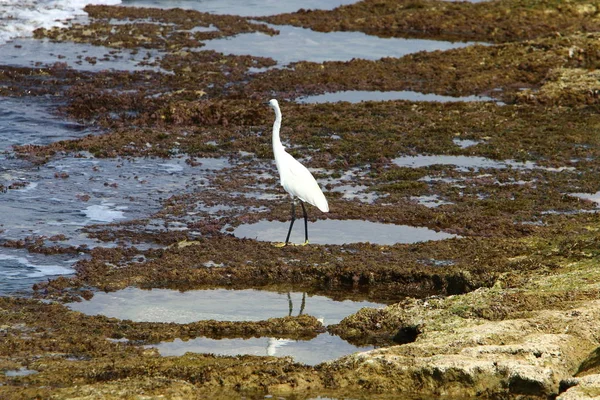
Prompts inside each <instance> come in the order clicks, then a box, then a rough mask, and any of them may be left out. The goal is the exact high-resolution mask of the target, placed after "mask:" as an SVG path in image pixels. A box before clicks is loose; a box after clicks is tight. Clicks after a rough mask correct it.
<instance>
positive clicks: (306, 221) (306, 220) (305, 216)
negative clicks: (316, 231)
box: [300, 201, 308, 244]
mask: <svg viewBox="0 0 600 400" xmlns="http://www.w3.org/2000/svg"><path fill="white" fill-rule="evenodd" d="M300 204H301V205H302V213H303V214H304V244H308V215H307V214H306V208H305V207H304V202H303V201H300Z"/></svg>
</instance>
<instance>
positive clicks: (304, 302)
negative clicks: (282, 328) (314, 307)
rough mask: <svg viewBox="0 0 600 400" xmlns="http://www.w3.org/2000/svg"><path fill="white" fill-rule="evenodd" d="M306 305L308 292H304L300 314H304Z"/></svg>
mask: <svg viewBox="0 0 600 400" xmlns="http://www.w3.org/2000/svg"><path fill="white" fill-rule="evenodd" d="M304 306H306V292H302V303H301V304H300V312H299V313H298V315H302V314H303V313H304Z"/></svg>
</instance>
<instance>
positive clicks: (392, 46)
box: [202, 25, 473, 66]
mask: <svg viewBox="0 0 600 400" xmlns="http://www.w3.org/2000/svg"><path fill="white" fill-rule="evenodd" d="M269 26H271V27H272V28H274V29H277V30H279V35H276V36H269V35H267V34H264V33H260V32H254V33H245V34H240V35H237V36H234V37H228V38H222V39H215V40H208V41H206V46H204V47H202V50H214V51H218V52H222V53H224V54H235V55H245V54H251V55H253V56H260V57H271V58H273V59H274V60H275V61H277V63H278V64H279V65H280V66H281V65H288V64H290V63H293V62H297V61H312V62H319V63H320V62H324V61H349V60H351V59H353V58H362V59H367V60H377V59H380V58H382V57H402V56H404V55H406V54H410V53H416V52H418V51H433V50H448V49H454V48H460V47H465V46H469V45H472V44H473V43H463V42H454V43H453V42H445V41H437V40H425V39H402V38H379V37H377V36H370V35H366V34H364V33H362V32H328V33H323V32H316V31H313V30H310V29H305V28H298V27H293V26H288V25H269ZM290 49H293V51H290Z"/></svg>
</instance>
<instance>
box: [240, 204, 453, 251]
mask: <svg viewBox="0 0 600 400" xmlns="http://www.w3.org/2000/svg"><path fill="white" fill-rule="evenodd" d="M309 207H310V211H309V210H307V211H308V212H309V213H310V212H311V211H312V212H319V211H318V210H316V209H314V207H311V206H309ZM313 210H316V211H313ZM289 225H290V223H289V221H287V222H280V221H260V222H257V223H255V224H247V225H240V226H238V227H237V228H235V229H234V231H233V234H234V235H235V236H236V237H238V238H248V239H256V240H260V241H266V242H282V241H284V240H285V237H286V235H287V231H288V228H289ZM456 237H458V236H456V235H452V234H449V233H445V232H436V231H434V230H431V229H428V228H423V227H414V226H408V225H393V224H382V223H377V222H370V221H361V220H343V221H341V220H333V219H329V220H320V221H317V222H309V223H308V238H309V240H310V243H314V244H336V245H342V244H346V243H361V242H369V243H374V244H382V245H393V244H396V243H417V242H426V241H429V240H443V239H450V238H456ZM290 241H291V242H292V243H303V242H304V220H303V219H297V220H296V222H295V223H294V229H293V230H292V235H291V236H290Z"/></svg>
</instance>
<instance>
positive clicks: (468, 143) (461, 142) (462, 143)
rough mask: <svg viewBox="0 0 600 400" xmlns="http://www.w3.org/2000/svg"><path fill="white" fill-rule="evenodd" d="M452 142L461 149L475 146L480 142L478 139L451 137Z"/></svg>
mask: <svg viewBox="0 0 600 400" xmlns="http://www.w3.org/2000/svg"><path fill="white" fill-rule="evenodd" d="M452 142H454V144H455V145H457V146H458V147H460V148H461V149H466V148H468V147H472V146H475V145H477V144H479V143H481V142H480V141H478V140H470V139H458V138H455V139H452Z"/></svg>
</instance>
